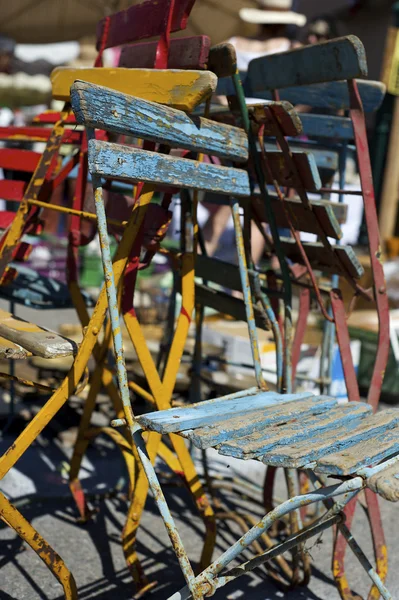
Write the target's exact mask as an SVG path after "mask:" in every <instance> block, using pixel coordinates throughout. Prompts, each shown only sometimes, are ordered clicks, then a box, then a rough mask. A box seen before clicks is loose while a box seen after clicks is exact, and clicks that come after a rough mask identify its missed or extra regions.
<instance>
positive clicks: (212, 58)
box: [208, 42, 237, 79]
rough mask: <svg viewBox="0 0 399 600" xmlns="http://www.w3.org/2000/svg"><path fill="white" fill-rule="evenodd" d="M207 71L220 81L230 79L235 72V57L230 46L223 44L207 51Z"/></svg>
mask: <svg viewBox="0 0 399 600" xmlns="http://www.w3.org/2000/svg"><path fill="white" fill-rule="evenodd" d="M208 69H209V70H210V71H212V72H213V73H215V75H216V76H217V77H218V78H219V79H221V78H224V77H232V76H233V75H234V74H235V72H236V70H237V55H236V50H235V48H234V46H233V45H232V44H229V43H227V42H224V43H222V44H217V45H216V46H212V48H211V49H210V51H209V59H208Z"/></svg>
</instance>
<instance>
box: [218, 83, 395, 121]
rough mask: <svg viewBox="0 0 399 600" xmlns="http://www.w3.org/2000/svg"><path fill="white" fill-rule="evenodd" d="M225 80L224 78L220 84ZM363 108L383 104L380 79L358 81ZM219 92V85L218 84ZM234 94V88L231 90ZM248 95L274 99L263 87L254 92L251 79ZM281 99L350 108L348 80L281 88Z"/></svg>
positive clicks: (310, 104)
mask: <svg viewBox="0 0 399 600" xmlns="http://www.w3.org/2000/svg"><path fill="white" fill-rule="evenodd" d="M224 81H225V80H224V79H222V80H221V83H220V84H219V85H222V84H223V82H224ZM357 86H358V88H359V93H360V97H361V99H362V103H363V108H364V110H365V112H366V113H369V112H370V113H371V112H375V111H376V110H378V108H379V107H380V106H381V104H382V101H383V100H384V97H385V91H386V88H385V85H384V84H383V83H381V82H380V81H362V80H358V81H357ZM217 91H218V93H219V86H218V90H217ZM230 93H231V94H234V90H230ZM246 95H247V96H249V97H255V98H262V99H264V100H272V94H271V92H270V91H269V90H267V89H265V88H263V90H261V89H259V90H258V91H257V92H253V91H252V90H251V87H250V80H249V79H248V80H247V82H246ZM280 99H281V100H286V101H288V102H290V103H291V104H293V105H294V106H295V105H297V104H305V105H306V106H311V107H313V108H325V109H331V110H345V109H348V108H349V105H350V102H349V92H348V85H347V83H346V81H332V82H328V83H318V84H316V85H309V86H298V87H290V88H285V89H283V90H281V92H280Z"/></svg>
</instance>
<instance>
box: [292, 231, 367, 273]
mask: <svg viewBox="0 0 399 600" xmlns="http://www.w3.org/2000/svg"><path fill="white" fill-rule="evenodd" d="M281 244H282V247H283V250H284V252H285V254H286V256H287V258H289V259H290V260H292V261H293V262H295V263H300V264H303V260H302V256H301V254H300V252H299V248H298V246H297V244H296V242H295V241H294V240H293V239H291V238H285V237H282V238H281ZM302 245H303V248H304V250H305V252H306V256H307V257H308V259H309V261H310V264H311V265H312V268H313V269H315V270H317V271H323V272H325V273H332V274H337V275H344V274H345V272H346V270H345V268H344V267H343V266H342V264H340V263H338V262H336V261H335V260H334V254H335V255H336V256H337V257H339V259H340V261H342V263H343V264H344V265H345V267H346V269H347V271H348V272H349V274H350V276H351V277H353V278H354V279H359V278H360V277H361V276H362V275H363V273H364V269H363V267H362V265H361V264H360V262H359V261H358V259H357V257H356V254H355V253H354V251H353V249H352V248H351V246H332V247H331V248H332V251H333V252H332V251H331V250H329V249H328V248H325V247H324V246H323V244H322V243H321V242H303V243H302Z"/></svg>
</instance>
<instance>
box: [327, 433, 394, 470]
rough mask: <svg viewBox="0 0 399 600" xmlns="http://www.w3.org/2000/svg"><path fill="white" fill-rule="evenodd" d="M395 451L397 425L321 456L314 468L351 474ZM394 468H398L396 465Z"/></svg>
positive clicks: (376, 462)
mask: <svg viewBox="0 0 399 600" xmlns="http://www.w3.org/2000/svg"><path fill="white" fill-rule="evenodd" d="M396 452H399V429H398V428H397V427H396V428H394V429H392V430H391V431H388V432H384V433H381V434H379V435H376V436H375V437H373V439H369V440H366V441H364V440H360V441H359V442H358V443H357V444H354V445H353V446H351V447H350V448H346V449H345V450H342V451H339V452H334V453H333V454H328V455H327V456H323V457H322V458H320V459H319V460H318V461H317V467H316V470H317V471H318V472H321V473H329V474H331V475H351V474H352V473H356V472H357V471H358V470H359V469H361V468H363V467H367V466H369V465H375V464H378V463H379V462H380V461H381V460H384V459H385V458H387V457H389V456H391V455H393V454H395V453H396ZM396 469H397V470H399V468H398V466H397V465H396Z"/></svg>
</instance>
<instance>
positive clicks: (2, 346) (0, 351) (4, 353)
mask: <svg viewBox="0 0 399 600" xmlns="http://www.w3.org/2000/svg"><path fill="white" fill-rule="evenodd" d="M28 356H31V353H30V352H28V351H27V350H25V348H22V346H19V345H18V344H13V343H12V342H10V341H9V340H6V339H5V338H3V337H0V358H1V359H6V358H12V359H13V360H20V359H24V358H28Z"/></svg>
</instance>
